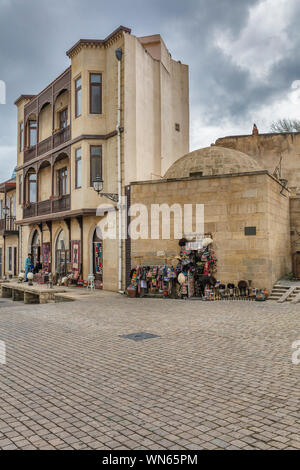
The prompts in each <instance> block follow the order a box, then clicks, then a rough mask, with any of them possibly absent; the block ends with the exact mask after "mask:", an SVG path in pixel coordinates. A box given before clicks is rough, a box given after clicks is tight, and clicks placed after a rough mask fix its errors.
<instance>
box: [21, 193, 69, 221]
mask: <svg viewBox="0 0 300 470" xmlns="http://www.w3.org/2000/svg"><path fill="white" fill-rule="evenodd" d="M70 208H71V198H70V194H65V195H64V196H59V197H57V198H54V199H47V200H46V201H40V202H35V203H30V204H29V205H28V206H27V207H24V209H23V218H24V219H28V218H30V217H37V216H40V215H47V214H53V213H57V212H63V211H68V210H70Z"/></svg>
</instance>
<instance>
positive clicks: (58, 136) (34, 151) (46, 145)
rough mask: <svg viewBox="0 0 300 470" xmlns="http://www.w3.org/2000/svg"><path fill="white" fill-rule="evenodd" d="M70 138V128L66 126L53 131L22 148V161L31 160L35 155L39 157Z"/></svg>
mask: <svg viewBox="0 0 300 470" xmlns="http://www.w3.org/2000/svg"><path fill="white" fill-rule="evenodd" d="M70 138H71V128H70V126H67V127H65V128H63V129H60V130H59V131H57V132H55V134H53V135H51V136H50V137H47V139H44V140H42V141H41V142H39V143H38V144H37V145H34V146H33V147H30V148H28V149H26V150H24V163H27V162H29V161H30V160H33V158H35V157H36V156H37V157H39V156H40V155H43V154H44V153H46V152H49V151H50V150H53V149H55V148H56V147H58V146H59V145H61V144H64V143H65V142H68V140H70Z"/></svg>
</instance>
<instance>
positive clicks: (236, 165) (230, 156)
mask: <svg viewBox="0 0 300 470" xmlns="http://www.w3.org/2000/svg"><path fill="white" fill-rule="evenodd" d="M259 170H262V168H261V167H260V165H259V164H258V163H257V162H256V161H255V160H254V159H253V158H252V157H250V156H249V155H246V154H245V153H242V152H239V151H237V150H233V149H228V148H225V147H218V146H215V145H214V146H211V147H206V148H203V149H199V150H195V151H194V152H191V153H188V154H187V155H184V156H183V157H181V158H179V159H178V160H177V161H176V162H175V163H174V164H173V165H172V166H171V167H170V168H169V169H168V171H167V172H166V174H165V176H164V178H167V179H170V178H184V177H185V178H188V177H190V176H213V175H214V176H215V175H230V174H236V173H247V172H252V171H259Z"/></svg>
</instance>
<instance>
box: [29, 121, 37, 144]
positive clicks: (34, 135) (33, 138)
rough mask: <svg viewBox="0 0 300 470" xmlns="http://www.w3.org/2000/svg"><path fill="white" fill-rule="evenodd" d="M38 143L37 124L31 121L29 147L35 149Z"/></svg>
mask: <svg viewBox="0 0 300 470" xmlns="http://www.w3.org/2000/svg"><path fill="white" fill-rule="evenodd" d="M36 142H37V123H36V121H29V147H33V146H34V145H36Z"/></svg>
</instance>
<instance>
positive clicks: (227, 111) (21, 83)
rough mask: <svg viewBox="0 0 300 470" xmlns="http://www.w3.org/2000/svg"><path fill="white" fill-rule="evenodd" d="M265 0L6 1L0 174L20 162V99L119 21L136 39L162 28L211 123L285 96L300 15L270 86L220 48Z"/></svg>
mask: <svg viewBox="0 0 300 470" xmlns="http://www.w3.org/2000/svg"><path fill="white" fill-rule="evenodd" d="M260 1H261V0H243V1H241V0H209V1H207V0H185V1H183V0H163V1H162V0H145V1H144V0H126V2H125V1H124V0H111V1H110V2H107V1H103V0H86V1H82V0H81V1H79V0H65V1H61V0H52V1H50V2H49V1H44V0H26V1H25V0H0V40H1V43H0V44H1V46H0V79H2V80H5V81H6V83H7V104H6V105H0V130H1V131H0V164H1V173H0V179H3V178H6V177H7V176H9V174H10V172H11V170H12V169H13V167H14V164H15V158H16V152H15V143H16V109H15V107H14V105H13V101H14V100H15V99H16V97H17V96H19V95H20V94H21V93H26V94H30V93H36V92H38V91H40V90H41V89H42V88H44V87H45V86H46V85H47V84H48V83H49V82H50V81H51V80H52V79H53V78H55V76H57V75H58V74H59V73H61V72H62V71H63V70H64V68H65V67H67V65H68V63H69V62H68V58H67V57H66V56H65V51H66V50H67V49H69V48H70V47H71V46H72V45H73V44H74V43H75V42H76V41H77V40H78V39H79V38H92V37H95V38H102V37H105V36H106V35H107V34H109V33H110V32H111V31H112V30H113V29H115V28H116V27H117V26H119V25H120V24H122V25H125V26H128V27H131V28H132V32H133V34H135V35H137V36H142V35H147V34H154V33H161V35H162V36H163V38H164V40H165V42H166V44H167V46H168V48H169V49H170V52H171V53H172V55H173V57H174V58H175V59H180V60H181V61H182V62H184V63H187V64H189V65H190V96H191V110H192V112H193V110H197V112H199V113H200V114H201V116H202V117H203V120H204V121H205V122H206V123H208V124H211V123H214V124H215V125H217V124H218V123H219V122H221V121H222V120H223V119H227V120H229V121H230V122H232V126H233V127H234V124H235V123H237V122H238V123H240V122H241V121H243V120H244V121H246V120H247V117H248V115H249V113H251V111H252V110H253V109H255V107H257V106H259V105H262V104H267V103H269V102H271V101H272V100H274V99H276V98H278V97H280V96H281V95H282V93H283V91H284V90H285V89H286V88H287V86H288V85H289V84H290V82H291V81H293V80H296V79H298V78H299V77H300V65H299V61H297V57H298V50H299V45H300V33H299V26H298V22H297V17H298V18H299V15H296V14H295V15H294V17H293V19H292V23H291V24H290V25H289V35H290V38H291V41H292V43H293V47H292V49H291V51H290V53H289V54H288V56H286V57H284V59H282V60H281V61H279V62H278V63H277V64H276V65H274V67H273V70H272V74H273V76H274V79H273V80H271V81H270V80H268V82H267V83H264V82H263V81H259V82H257V83H255V81H253V79H251V77H250V73H249V70H247V69H245V68H244V69H242V68H241V67H240V66H239V65H238V64H237V63H236V62H235V61H234V60H233V58H232V57H228V56H226V55H224V52H222V51H221V50H220V49H218V48H217V47H216V45H215V38H216V37H218V35H220V34H221V33H223V32H227V33H228V34H230V37H231V38H233V40H234V39H235V38H238V37H239V35H240V33H241V31H242V30H243V28H245V26H246V25H247V22H248V18H249V8H253V7H254V6H255V5H257V4H259V3H260ZM274 2H275V3H276V0H274ZM296 3H297V2H296ZM295 8H297V9H298V10H300V7H299V6H297V7H295ZM299 12H300V11H298V12H297V13H299ZM262 21H263V18H262ZM253 41H255V37H253ZM257 47H259V44H258V45H257ZM287 84H288V85H287ZM246 127H249V123H248V124H247V126H246ZM200 131H201V129H199V132H200ZM216 137H218V136H216ZM4 149H5V150H4Z"/></svg>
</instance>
